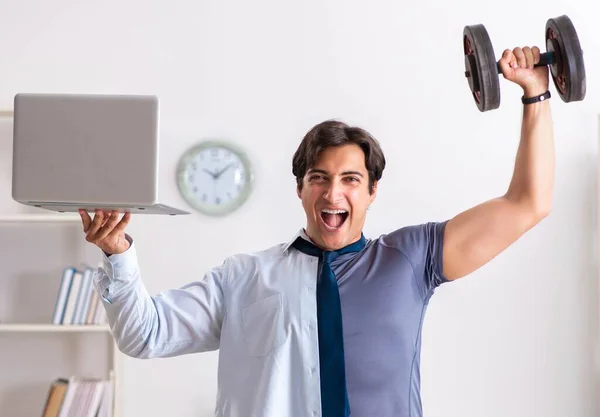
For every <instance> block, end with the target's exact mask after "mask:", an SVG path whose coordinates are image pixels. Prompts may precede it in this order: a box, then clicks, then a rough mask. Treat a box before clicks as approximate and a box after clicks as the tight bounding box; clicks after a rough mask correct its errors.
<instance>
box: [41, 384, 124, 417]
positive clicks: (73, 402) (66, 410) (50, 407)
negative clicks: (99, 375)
mask: <svg viewBox="0 0 600 417" xmlns="http://www.w3.org/2000/svg"><path fill="white" fill-rule="evenodd" d="M112 409H113V383H112V379H110V380H102V379H87V378H76V377H71V378H69V379H66V378H58V379H56V380H55V381H53V382H52V384H51V385H50V390H49V392H48V397H47V398H46V405H45V406H44V411H43V414H42V416H43V417H71V416H77V417H110V416H112Z"/></svg>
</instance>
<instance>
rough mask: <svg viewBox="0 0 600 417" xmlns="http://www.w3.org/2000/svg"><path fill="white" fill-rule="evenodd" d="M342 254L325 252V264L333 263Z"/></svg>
mask: <svg viewBox="0 0 600 417" xmlns="http://www.w3.org/2000/svg"><path fill="white" fill-rule="evenodd" d="M339 254H340V253H339V252H337V251H323V262H325V263H331V262H333V261H334V260H335V258H337V257H338V255H339Z"/></svg>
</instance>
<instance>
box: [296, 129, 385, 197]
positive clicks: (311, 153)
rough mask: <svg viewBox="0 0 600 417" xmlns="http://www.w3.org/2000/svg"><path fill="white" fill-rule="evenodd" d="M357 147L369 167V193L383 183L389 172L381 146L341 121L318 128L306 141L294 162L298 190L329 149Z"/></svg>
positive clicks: (299, 148) (301, 144)
mask: <svg viewBox="0 0 600 417" xmlns="http://www.w3.org/2000/svg"><path fill="white" fill-rule="evenodd" d="M350 144H355V145H358V146H360V148H361V149H362V150H363V152H364V154H365V166H366V168H367V172H368V173H369V193H372V192H373V184H374V182H375V181H379V180H380V179H381V176H382V174H383V170H384V168H385V157H384V155H383V151H382V150H381V147H380V145H379V142H378V141H377V140H376V139H375V138H374V137H373V136H372V135H371V134H370V133H369V132H367V131H366V130H364V129H361V128H360V127H355V126H349V125H347V124H346V123H344V122H340V121H337V120H327V121H324V122H322V123H319V124H318V125H316V126H314V127H313V128H312V129H310V130H309V131H308V133H307V134H306V135H305V136H304V138H303V139H302V142H301V143H300V146H298V149H297V150H296V152H295V153H294V157H293V159H292V173H293V174H294V176H295V177H296V183H297V184H298V187H299V188H300V189H302V180H303V179H304V176H305V175H306V172H307V171H308V170H309V169H311V168H312V167H314V165H315V163H316V162H317V158H318V156H319V153H320V152H321V151H323V150H325V149H327V148H331V147H337V146H343V145H350Z"/></svg>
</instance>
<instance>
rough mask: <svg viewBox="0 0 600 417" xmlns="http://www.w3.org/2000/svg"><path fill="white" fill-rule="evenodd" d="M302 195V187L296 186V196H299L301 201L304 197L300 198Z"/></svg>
mask: <svg viewBox="0 0 600 417" xmlns="http://www.w3.org/2000/svg"><path fill="white" fill-rule="evenodd" d="M300 193H301V190H300V185H298V184H296V194H297V195H298V198H300V199H301V198H302V197H300Z"/></svg>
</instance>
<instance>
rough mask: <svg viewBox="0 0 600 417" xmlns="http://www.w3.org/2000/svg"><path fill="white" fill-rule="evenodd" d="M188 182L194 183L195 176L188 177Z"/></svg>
mask: <svg viewBox="0 0 600 417" xmlns="http://www.w3.org/2000/svg"><path fill="white" fill-rule="evenodd" d="M188 181H189V182H194V176H193V175H192V174H190V176H189V177H188Z"/></svg>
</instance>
